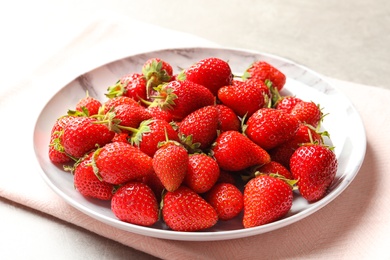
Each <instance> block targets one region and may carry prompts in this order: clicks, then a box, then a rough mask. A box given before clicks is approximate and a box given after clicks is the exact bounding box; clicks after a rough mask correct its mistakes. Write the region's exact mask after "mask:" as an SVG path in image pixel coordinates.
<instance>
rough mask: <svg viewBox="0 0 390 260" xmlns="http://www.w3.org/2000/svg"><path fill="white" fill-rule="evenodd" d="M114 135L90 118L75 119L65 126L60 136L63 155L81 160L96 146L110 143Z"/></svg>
mask: <svg viewBox="0 0 390 260" xmlns="http://www.w3.org/2000/svg"><path fill="white" fill-rule="evenodd" d="M114 135H115V133H114V132H112V131H110V130H109V129H108V128H107V126H105V125H102V124H98V121H97V120H96V119H94V118H90V117H75V118H73V119H72V120H71V121H69V122H68V124H66V125H65V127H64V131H63V134H62V136H61V140H62V145H63V147H64V151H65V153H67V154H68V155H70V156H72V157H74V158H81V157H83V156H84V155H85V154H86V153H87V152H89V151H91V150H92V149H95V148H96V146H103V145H105V144H107V143H109V142H111V140H112V138H113V137H114Z"/></svg>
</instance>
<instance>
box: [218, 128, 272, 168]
mask: <svg viewBox="0 0 390 260" xmlns="http://www.w3.org/2000/svg"><path fill="white" fill-rule="evenodd" d="M211 151H212V155H213V156H214V158H215V159H216V161H217V163H218V165H219V167H220V168H221V169H223V170H226V171H240V170H244V169H246V168H248V167H251V166H256V165H257V166H260V165H263V164H266V163H269V162H270V161H271V158H270V156H269V154H268V153H267V151H265V150H264V149H263V148H261V147H260V146H258V145H256V144H255V143H254V142H252V141H251V140H250V139H249V138H248V137H246V136H245V135H243V134H242V133H240V132H237V131H226V132H223V133H221V134H220V135H219V136H218V137H217V139H216V141H215V143H214V144H213V146H212V149H211Z"/></svg>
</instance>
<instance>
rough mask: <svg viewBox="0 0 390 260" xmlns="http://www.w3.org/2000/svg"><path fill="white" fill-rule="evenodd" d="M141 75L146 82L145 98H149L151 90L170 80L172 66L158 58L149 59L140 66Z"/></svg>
mask: <svg viewBox="0 0 390 260" xmlns="http://www.w3.org/2000/svg"><path fill="white" fill-rule="evenodd" d="M142 74H143V75H144V77H145V79H146V81H147V83H146V93H147V97H149V96H150V93H151V91H152V89H153V88H155V87H157V86H158V85H160V84H162V83H164V82H169V81H170V80H171V77H172V74H173V69H172V66H171V65H170V64H169V63H168V62H166V61H164V60H162V59H160V58H151V59H149V60H147V61H146V62H145V63H144V65H143V66H142Z"/></svg>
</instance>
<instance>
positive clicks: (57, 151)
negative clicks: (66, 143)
mask: <svg viewBox="0 0 390 260" xmlns="http://www.w3.org/2000/svg"><path fill="white" fill-rule="evenodd" d="M73 118H74V117H73V116H63V117H60V118H58V119H57V120H56V122H55V123H54V125H53V127H52V130H51V133H50V144H49V159H50V161H51V162H53V163H60V164H61V163H68V162H70V161H72V158H71V157H69V156H68V155H67V154H66V153H65V149H64V147H63V145H62V132H63V130H64V127H65V125H66V124H67V123H68V122H69V121H71V120H72V119H73Z"/></svg>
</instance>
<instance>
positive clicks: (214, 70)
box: [184, 57, 233, 96]
mask: <svg viewBox="0 0 390 260" xmlns="http://www.w3.org/2000/svg"><path fill="white" fill-rule="evenodd" d="M184 74H185V76H184V77H185V79H186V80H188V81H192V82H194V83H197V84H199V85H202V86H205V87H206V88H208V89H209V90H210V91H211V93H212V94H213V95H214V96H216V95H217V93H218V90H219V89H220V88H221V87H223V86H227V85H230V84H231V83H232V80H233V73H232V70H231V68H230V66H229V63H227V62H226V61H224V60H222V59H219V58H216V57H209V58H205V59H202V60H200V61H198V62H196V63H195V64H193V65H192V66H190V67H189V68H187V69H186V70H185V71H184Z"/></svg>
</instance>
